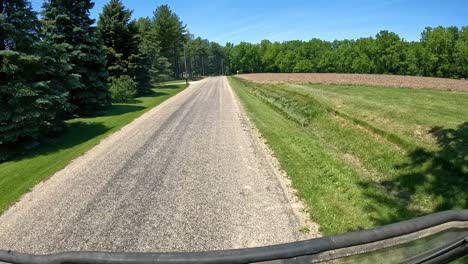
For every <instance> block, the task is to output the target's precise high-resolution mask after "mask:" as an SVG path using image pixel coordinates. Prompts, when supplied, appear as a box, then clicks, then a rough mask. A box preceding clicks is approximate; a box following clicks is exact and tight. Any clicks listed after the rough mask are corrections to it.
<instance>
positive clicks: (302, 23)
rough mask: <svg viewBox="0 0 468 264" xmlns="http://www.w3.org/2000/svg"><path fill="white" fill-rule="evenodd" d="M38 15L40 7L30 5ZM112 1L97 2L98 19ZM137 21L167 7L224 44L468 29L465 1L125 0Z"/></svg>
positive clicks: (36, 2) (197, 31) (200, 33)
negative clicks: (431, 28) (160, 8)
mask: <svg viewBox="0 0 468 264" xmlns="http://www.w3.org/2000/svg"><path fill="white" fill-rule="evenodd" d="M32 2H33V5H34V8H35V9H37V10H39V9H40V6H41V3H42V1H41V0H32ZM106 2H108V0H96V1H95V3H96V6H95V8H94V9H93V10H92V16H93V17H94V18H97V17H98V14H99V12H100V11H101V10H102V6H103V5H104V4H106ZM123 2H124V4H125V5H126V6H127V7H128V8H130V9H133V10H134V17H135V18H136V17H141V16H152V14H153V11H154V9H155V8H156V7H157V6H158V5H160V4H168V5H170V7H171V8H172V10H173V11H174V12H176V13H177V14H178V15H179V17H180V18H181V19H182V20H183V21H184V23H186V24H187V26H188V29H189V30H190V32H191V33H192V34H194V35H196V36H201V37H203V38H207V39H209V40H212V41H216V42H219V43H220V44H225V43H226V42H228V41H229V42H233V43H238V42H240V41H247V42H255V43H256V42H260V41H261V40H262V39H270V40H273V41H283V40H292V39H302V40H309V39H311V38H314V37H315V38H320V39H324V40H334V39H344V38H359V37H368V36H374V35H375V34H376V33H377V32H378V31H380V30H383V29H386V30H390V31H393V32H396V33H398V34H399V35H400V36H401V37H403V38H404V39H406V40H419V37H420V33H421V32H422V30H424V28H425V27H426V26H432V27H434V26H439V25H442V26H452V25H454V26H458V27H461V26H468V1H467V0H444V1H441V0H438V1H435V0H426V1H423V0H414V1H410V0H387V1H385V0H360V1H358V0H355V1H345V0H326V1H313V0H309V1H307V0H290V1H273V0H270V1H267V0H261V1H255V0H250V1H248V0H236V1H228V0H212V1H207V0H198V1H188V0H166V1H148V0H123Z"/></svg>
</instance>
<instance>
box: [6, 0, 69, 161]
mask: <svg viewBox="0 0 468 264" xmlns="http://www.w3.org/2000/svg"><path fill="white" fill-rule="evenodd" d="M0 9H1V10H0V11H1V12H0V29H1V30H0V41H1V42H0V44H1V48H2V50H0V160H5V159H7V158H9V157H10V156H11V155H13V154H15V153H17V152H24V151H25V150H28V149H30V148H31V147H33V146H35V145H37V144H38V141H39V140H40V138H41V137H42V136H43V135H44V134H47V133H50V132H51V131H54V130H57V129H58V128H60V127H61V125H62V124H63V122H62V120H63V115H64V113H65V111H67V110H69V105H68V103H67V97H68V93H67V92H66V90H65V89H64V88H63V87H64V84H65V83H66V82H67V81H68V80H71V78H69V77H68V76H67V70H68V67H69V64H67V61H66V59H65V58H64V57H61V56H59V55H58V54H61V53H60V52H58V49H57V48H58V47H55V46H47V45H43V44H42V43H40V42H37V41H38V39H39V38H38V34H39V22H38V20H37V17H36V13H34V12H33V11H32V8H31V4H30V3H29V2H27V1H25V0H14V1H13V0H3V1H2V2H1V6H0ZM62 54H63V53H62Z"/></svg>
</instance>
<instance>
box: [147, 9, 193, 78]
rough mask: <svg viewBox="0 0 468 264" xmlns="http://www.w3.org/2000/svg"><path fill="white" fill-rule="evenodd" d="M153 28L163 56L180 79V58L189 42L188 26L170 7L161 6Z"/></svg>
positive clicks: (156, 13) (157, 10)
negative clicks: (184, 46) (187, 41)
mask: <svg viewBox="0 0 468 264" xmlns="http://www.w3.org/2000/svg"><path fill="white" fill-rule="evenodd" d="M152 27H154V29H153V30H154V35H155V38H156V39H157V40H158V41H159V43H160V47H161V54H162V56H164V57H165V58H167V59H168V61H169V62H170V63H171V64H172V72H173V74H174V77H175V78H178V77H180V70H179V65H180V58H181V53H182V55H183V51H182V49H183V45H184V43H185V42H186V40H187V35H186V33H187V30H186V26H185V25H184V24H183V22H182V21H181V20H180V18H179V17H178V16H177V15H176V14H175V13H174V12H172V10H171V9H170V8H169V6H168V5H161V6H159V7H158V8H156V10H155V11H154V17H153V21H152Z"/></svg>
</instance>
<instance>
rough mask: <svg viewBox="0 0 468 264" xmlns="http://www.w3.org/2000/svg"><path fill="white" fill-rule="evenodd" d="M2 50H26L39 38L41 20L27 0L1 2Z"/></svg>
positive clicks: (0, 32) (0, 39)
mask: <svg viewBox="0 0 468 264" xmlns="http://www.w3.org/2000/svg"><path fill="white" fill-rule="evenodd" d="M0 29H1V30H0V50H4V49H8V50H17V51H26V50H27V49H28V48H29V47H30V46H31V45H32V44H33V43H34V42H36V41H37V40H38V39H39V36H38V33H39V21H38V20H37V15H36V13H35V12H34V11H32V7H31V3H30V2H28V1H25V0H3V1H1V2H0Z"/></svg>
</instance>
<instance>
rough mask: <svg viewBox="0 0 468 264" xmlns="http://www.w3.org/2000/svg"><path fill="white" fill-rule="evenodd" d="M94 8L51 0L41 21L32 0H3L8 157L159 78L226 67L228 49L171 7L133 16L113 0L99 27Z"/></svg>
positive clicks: (0, 119) (1, 129) (1, 93)
mask: <svg viewBox="0 0 468 264" xmlns="http://www.w3.org/2000/svg"><path fill="white" fill-rule="evenodd" d="M93 6H94V3H93V2H92V1H91V0H47V1H45V2H44V4H43V6H42V11H41V14H40V18H39V15H38V14H37V13H36V12H35V11H34V10H33V9H32V7H31V2H30V1H27V0H0V161H2V160H6V159H9V158H11V157H12V156H14V155H16V154H18V153H25V152H27V151H29V150H31V149H32V148H34V147H35V146H37V145H38V144H39V142H41V140H42V139H43V138H44V137H45V136H48V135H51V134H57V133H60V132H61V131H62V130H63V129H64V128H65V127H66V126H65V125H64V124H65V123H64V121H65V120H66V119H68V118H73V117H76V116H89V115H98V114H99V113H100V112H101V111H102V110H104V109H106V108H107V107H108V106H110V105H111V101H113V102H126V101H128V100H130V99H132V98H133V97H134V96H136V95H137V94H145V93H148V92H150V88H151V84H152V83H154V82H161V81H164V80H168V79H171V78H180V77H182V75H183V74H182V73H183V72H187V73H188V75H191V76H195V75H206V74H218V73H221V72H222V70H221V63H222V62H223V61H224V53H223V47H222V46H220V45H218V44H216V43H211V42H208V41H207V40H202V39H200V38H194V37H193V36H192V35H190V34H189V32H188V30H187V29H186V26H185V25H184V24H183V22H182V21H181V20H180V19H179V17H178V16H177V15H176V14H175V13H173V12H172V10H171V9H170V8H169V6H167V5H162V6H159V7H158V8H156V10H155V12H154V15H153V17H152V18H140V19H138V20H133V19H132V11H131V10H129V9H127V8H126V7H125V6H124V5H123V3H122V1H121V0H110V2H109V3H108V4H106V5H105V6H104V8H103V10H102V13H101V14H100V16H99V20H98V21H97V26H96V23H95V22H96V21H95V20H94V19H92V18H91V17H90V10H91V9H92V8H93ZM184 52H185V53H186V54H187V56H186V58H187V61H188V62H189V64H188V66H187V69H185V61H184V56H183V55H184ZM189 67H190V68H189Z"/></svg>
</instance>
